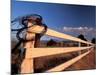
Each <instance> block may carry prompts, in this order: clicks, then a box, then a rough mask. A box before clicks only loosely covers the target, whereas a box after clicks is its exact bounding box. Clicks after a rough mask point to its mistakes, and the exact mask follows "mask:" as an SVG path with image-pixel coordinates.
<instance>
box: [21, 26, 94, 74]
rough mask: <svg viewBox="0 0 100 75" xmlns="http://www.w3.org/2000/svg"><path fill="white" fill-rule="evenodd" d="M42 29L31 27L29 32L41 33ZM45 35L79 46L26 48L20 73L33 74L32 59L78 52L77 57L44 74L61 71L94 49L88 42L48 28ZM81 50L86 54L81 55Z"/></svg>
mask: <svg viewBox="0 0 100 75" xmlns="http://www.w3.org/2000/svg"><path fill="white" fill-rule="evenodd" d="M43 29H44V27H41V26H33V27H31V28H30V31H29V32H31V33H33V34H34V33H41V32H42V31H43ZM45 35H47V36H52V37H56V38H62V39H66V40H72V41H76V42H79V46H78V47H64V48H63V47H60V48H59V47H58V48H26V55H25V59H24V60H23V62H22V65H21V73H34V68H35V67H34V58H37V57H42V56H49V55H56V54H62V53H71V52H77V51H78V52H79V56H77V57H75V58H73V59H71V60H69V61H66V62H65V63H62V64H60V65H58V66H56V67H54V68H52V69H49V70H47V71H45V72H54V71H62V70H64V69H65V68H67V67H69V66H71V65H72V64H74V63H75V62H77V61H79V60H80V59H81V58H83V57H84V56H86V55H87V54H89V53H90V52H91V48H93V47H94V44H92V43H90V42H88V41H84V40H81V39H79V38H76V37H73V36H70V35H67V34H64V33H60V32H57V31H55V30H52V29H49V28H48V29H47V32H46V33H45ZM80 43H85V44H87V46H86V47H81V44H80ZM82 50H87V52H85V53H82V54H81V51H82Z"/></svg>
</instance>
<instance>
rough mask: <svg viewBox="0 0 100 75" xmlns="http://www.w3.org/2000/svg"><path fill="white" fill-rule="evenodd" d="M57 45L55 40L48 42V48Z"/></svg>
mask: <svg viewBox="0 0 100 75" xmlns="http://www.w3.org/2000/svg"><path fill="white" fill-rule="evenodd" d="M56 44H57V42H56V41H54V40H53V39H51V40H49V41H48V42H47V46H55V45H56Z"/></svg>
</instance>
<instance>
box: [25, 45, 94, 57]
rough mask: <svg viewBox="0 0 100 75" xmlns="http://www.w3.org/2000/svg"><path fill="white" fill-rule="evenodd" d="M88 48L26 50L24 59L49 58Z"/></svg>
mask: <svg viewBox="0 0 100 75" xmlns="http://www.w3.org/2000/svg"><path fill="white" fill-rule="evenodd" d="M92 47H93V46H90V47H70V48H30V49H28V50H26V51H27V52H26V53H27V54H26V57H25V58H36V57H41V56H49V55H55V54H62V53H69V52H75V51H81V50H85V49H89V48H92Z"/></svg>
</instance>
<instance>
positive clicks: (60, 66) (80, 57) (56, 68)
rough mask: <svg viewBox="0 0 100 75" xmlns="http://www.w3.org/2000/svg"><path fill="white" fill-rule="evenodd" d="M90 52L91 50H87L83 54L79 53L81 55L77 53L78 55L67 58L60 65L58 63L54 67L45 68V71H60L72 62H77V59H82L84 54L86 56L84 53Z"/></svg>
mask: <svg viewBox="0 0 100 75" xmlns="http://www.w3.org/2000/svg"><path fill="white" fill-rule="evenodd" d="M90 52H91V51H87V52H85V53H84V54H81V55H79V56H77V57H75V58H73V59H71V60H69V61H67V62H65V63H63V64H61V65H58V66H56V67H54V68H52V69H49V70H47V71H46V72H57V71H62V70H64V69H65V68H67V67H69V66H71V65H72V64H74V63H75V62H77V61H79V60H80V59H82V58H83V57H84V56H86V55H87V54H89V53H90Z"/></svg>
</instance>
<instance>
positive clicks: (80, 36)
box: [78, 34, 87, 46]
mask: <svg viewBox="0 0 100 75" xmlns="http://www.w3.org/2000/svg"><path fill="white" fill-rule="evenodd" d="M78 38H79V39H81V40H84V41H87V39H86V38H85V37H84V35H83V34H80V35H79V36H78ZM81 46H86V44H84V43H81Z"/></svg>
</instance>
